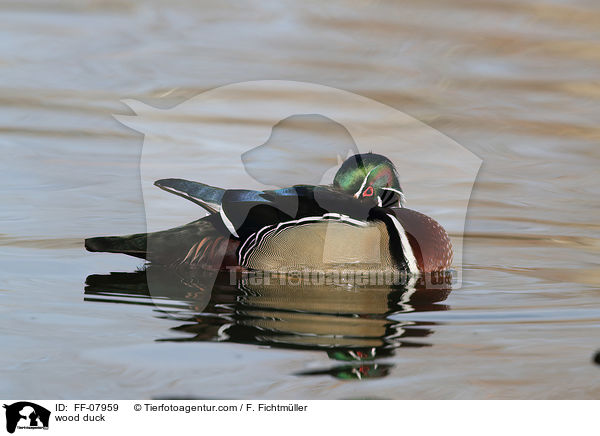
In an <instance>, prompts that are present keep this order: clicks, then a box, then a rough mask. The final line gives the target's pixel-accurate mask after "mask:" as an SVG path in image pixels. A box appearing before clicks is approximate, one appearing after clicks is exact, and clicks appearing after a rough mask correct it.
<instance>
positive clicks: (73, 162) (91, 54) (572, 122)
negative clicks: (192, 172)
mask: <svg viewBox="0 0 600 436" xmlns="http://www.w3.org/2000/svg"><path fill="white" fill-rule="evenodd" d="M0 15H1V16H2V18H3V20H2V21H3V23H4V24H3V26H2V28H1V29H0V147H1V151H2V153H1V156H2V158H1V159H0V182H1V183H0V198H1V200H2V206H1V207H0V225H1V227H0V271H1V281H0V301H1V302H2V304H1V307H0V311H1V312H2V314H1V315H0V325H1V330H0V331H1V333H0V344H1V345H2V349H3V351H4V352H3V353H2V354H1V356H0V367H2V373H3V376H2V377H1V381H0V397H4V398H24V397H26V398H157V397H160V398H165V397H171V396H172V397H196V398H255V397H263V398H319V399H325V398H329V399H339V398H396V399H400V398H481V399H486V398H598V397H600V372H599V371H600V368H599V367H598V366H594V364H593V363H592V357H593V355H594V353H595V352H596V351H597V349H599V348H600V341H599V339H598V338H599V336H600V335H599V327H600V300H599V290H600V269H599V265H598V255H599V253H600V225H599V224H598V208H599V206H600V200H599V199H598V198H599V197H598V195H597V194H598V186H599V182H600V176H599V174H598V167H599V160H600V159H599V158H600V151H599V150H600V148H599V146H598V143H599V141H600V128H599V127H598V126H599V125H600V124H599V121H600V120H599V113H600V112H599V110H598V109H599V103H600V91H599V90H600V86H599V83H598V77H600V45H599V44H598V40H599V38H600V9H599V8H598V5H597V4H596V3H594V2H591V1H585V0H573V1H550V0H544V1H530V2H524V1H517V2H509V1H504V0H493V1H488V0H486V1H483V0H482V1H468V2H467V1H436V2H434V1H423V0H419V1H416V0H415V1H403V2H401V3H397V2H368V1H346V2H343V1H334V2H328V3H327V5H320V6H319V8H309V7H307V6H306V5H305V4H301V3H298V2H273V3H271V2H267V3H261V4H260V5H250V4H244V3H242V4H240V3H236V4H235V5H233V4H231V5H228V6H227V7H225V6H224V5H223V4H222V3H221V2H210V1H209V2H204V3H203V4H202V5H201V6H200V5H197V4H195V3H193V2H189V1H185V0H183V1H180V2H175V3H173V4H172V5H169V6H166V5H165V4H163V3H161V2H154V1H148V2H134V1H127V0H114V1H110V2H107V1H100V0H90V1H84V2H81V1H74V0H73V1H66V2H60V3H58V2H56V3H54V2H42V1H36V0H33V1H28V2H20V1H19V2H17V1H15V2H4V3H3V4H2V6H0ZM262 79H285V80H299V81H306V82H315V83H319V84H323V85H327V86H332V87H336V88H340V89H345V90H348V91H351V92H354V93H357V94H360V95H364V96H367V97H369V98H372V99H375V100H378V101H381V102H383V103H385V104H388V105H390V106H392V107H395V108H397V109H398V110H401V111H404V112H406V113H408V114H410V115H412V116H413V117H415V118H417V119H419V120H421V121H423V122H425V123H426V124H428V125H429V126H431V127H433V128H435V129H437V130H439V131H441V132H442V133H444V134H445V135H447V136H449V137H450V138H452V139H454V140H455V141H457V142H458V143H460V144H461V145H463V146H464V147H465V148H467V149H468V150H470V151H471V152H473V153H475V154H476V155H477V156H479V157H480V158H481V159H482V160H483V166H482V168H481V170H480V172H479V176H478V179H477V183H476V184H475V188H474V191H473V195H472V197H471V201H470V208H469V214H468V219H467V222H466V227H465V231H466V234H465V247H464V264H463V271H464V275H463V286H462V287H461V288H460V289H455V290H452V292H450V293H449V294H448V295H445V296H444V298H441V299H440V298H434V299H433V300H431V299H429V300H425V301H419V302H414V301H411V300H410V298H409V299H408V300H405V301H403V300H402V299H403V297H402V295H403V292H404V291H403V290H399V289H378V290H373V292H370V293H368V294H365V293H364V292H360V290H358V291H357V290H348V289H345V290H339V289H322V290H318V289H304V290H303V291H297V292H299V293H298V294H289V293H285V292H284V291H283V290H281V289H252V288H251V287H250V288H249V287H248V286H245V285H244V284H243V283H235V284H233V285H232V284H229V283H226V284H225V285H223V286H222V287H220V288H218V289H216V290H214V291H213V292H212V293H211V295H210V298H209V299H208V300H203V299H202V297H203V295H204V294H202V292H200V291H198V292H200V293H199V294H197V295H196V294H194V292H191V293H190V290H189V284H190V283H189V280H188V281H186V285H185V286H184V287H183V288H177V287H174V288H171V292H172V294H169V295H168V298H167V297H165V298H164V301H162V304H160V305H155V304H154V303H153V302H152V300H149V299H148V297H147V295H145V294H144V280H143V274H144V272H140V271H138V272H136V270H139V269H140V267H141V263H140V262H139V261H138V260H135V259H130V258H127V257H125V256H118V255H105V254H89V253H86V252H85V251H84V249H83V238H85V237H87V236H91V235H94V236H95V235H107V234H125V233H132V232H140V231H145V214H144V204H143V201H142V194H141V188H140V176H139V159H140V154H141V147H142V137H141V135H140V134H139V133H136V132H134V131H132V130H131V129H129V128H127V127H125V126H123V125H122V124H120V123H119V122H117V121H116V120H115V119H114V118H113V117H112V114H130V111H129V109H128V108H127V107H126V106H125V105H124V104H123V103H121V102H120V100H121V99H124V98H135V99H138V100H142V101H144V102H146V103H148V104H152V105H155V106H158V107H163V108H168V107H171V106H173V105H175V104H177V103H179V102H181V101H184V100H186V99H188V98H191V97H193V96H195V95H197V94H198V93H200V92H202V91H205V90H208V89H211V88H214V87H216V86H221V85H225V84H228V83H234V82H240V81H247V80H262ZM227 152H228V150H227V149H223V150H220V151H219V153H220V155H221V156H222V159H223V160H224V161H226V160H227V159H228V158H229V155H228V154H227ZM276 159H277V157H276V156H275V155H274V156H273V163H272V168H273V169H276V168H278V167H280V166H281V165H279V164H278V163H277V160H276ZM315 162H321V161H319V160H318V158H317V159H316V160H315ZM321 163H322V162H321ZM263 169H264V168H263ZM267 169H268V165H267ZM219 175H221V176H222V177H226V178H227V182H228V183H234V182H235V180H236V179H235V178H236V177H237V176H236V174H226V175H224V174H222V171H221V173H220V169H219V168H215V169H214V174H212V175H211V174H209V175H207V177H217V176H219ZM198 179H201V177H200V176H199V177H198ZM448 179H449V180H452V174H448ZM405 189H406V190H407V192H410V184H408V185H407V186H405ZM444 189H445V186H443V185H441V186H439V189H438V190H437V191H436V190H433V191H432V192H430V193H429V195H428V197H427V198H416V199H415V198H413V200H412V201H413V205H417V206H419V208H423V209H426V210H427V212H428V213H430V214H431V215H432V216H433V217H436V216H439V217H443V216H445V215H446V214H448V213H450V212H451V211H452V207H453V205H452V203H451V202H444V201H443V200H440V199H443V198H444ZM410 201H411V199H410V196H409V202H410ZM409 204H410V203H409ZM182 207H183V206H182ZM449 211H450V212H449ZM173 213H174V214H177V213H178V212H173ZM455 230H456V229H450V231H451V233H453V234H456V231H455ZM111 273H122V274H123V275H118V274H116V275H115V274H112V275H111ZM86 280H87V285H86V283H85V282H86ZM192 282H193V280H192ZM177 292H180V294H177ZM438 297H439V296H438ZM154 301H156V298H155V300H154ZM128 303H131V304H128ZM315 329H316V331H315Z"/></svg>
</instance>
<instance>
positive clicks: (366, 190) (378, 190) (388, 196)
mask: <svg viewBox="0 0 600 436" xmlns="http://www.w3.org/2000/svg"><path fill="white" fill-rule="evenodd" d="M333 186H334V188H336V189H339V190H341V191H344V192H346V193H348V194H351V195H353V196H354V197H355V198H358V199H360V200H363V201H369V200H372V201H373V203H374V204H376V205H378V206H381V207H393V206H395V207H398V206H399V207H403V206H404V201H405V200H404V193H403V192H402V188H401V187H400V182H399V181H398V172H397V171H396V167H395V166H394V164H393V163H392V161H391V160H389V159H388V158H387V157H385V156H381V155H380V154H375V153H364V154H355V155H354V156H351V157H349V158H348V159H346V161H345V162H344V163H343V164H342V166H341V167H340V169H339V170H338V172H337V174H336V175H335V178H334V179H333Z"/></svg>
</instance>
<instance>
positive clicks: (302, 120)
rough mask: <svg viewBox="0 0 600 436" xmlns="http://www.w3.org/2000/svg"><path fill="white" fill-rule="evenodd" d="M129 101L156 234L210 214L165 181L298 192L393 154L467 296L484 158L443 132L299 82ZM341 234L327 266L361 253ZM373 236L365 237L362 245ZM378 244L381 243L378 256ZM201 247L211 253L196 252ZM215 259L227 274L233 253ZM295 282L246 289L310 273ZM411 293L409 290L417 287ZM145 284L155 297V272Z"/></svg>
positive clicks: (328, 234)
mask: <svg viewBox="0 0 600 436" xmlns="http://www.w3.org/2000/svg"><path fill="white" fill-rule="evenodd" d="M125 103H126V104H127V105H128V106H129V107H130V108H131V109H133V111H134V112H135V114H136V115H135V116H123V115H119V116H116V118H117V119H118V120H119V121H121V122H122V123H123V124H125V125H127V126H129V127H131V128H133V129H135V130H137V131H139V132H142V133H143V134H144V145H143V150H142V156H141V163H140V164H141V171H140V174H141V182H142V190H143V195H144V204H145V209H146V220H147V227H148V231H149V232H155V231H159V230H165V229H169V228H173V227H177V226H181V225H183V224H185V223H188V222H191V221H194V220H197V219H199V218H201V217H203V216H205V215H207V214H208V212H206V211H205V210H204V209H202V208H201V207H200V206H198V205H197V204H194V203H193V202H186V201H184V200H182V199H181V198H178V197H176V196H173V195H169V194H168V193H166V192H163V191H161V190H159V189H157V188H156V187H155V186H154V182H155V181H156V180H159V179H165V178H179V179H186V180H193V181H198V182H201V183H204V184H207V185H210V186H214V187H220V188H224V189H251V190H258V191H264V190H271V189H279V188H282V187H288V186H293V185H298V184H308V185H330V184H331V183H332V181H333V178H334V176H335V174H336V172H337V170H338V169H339V167H340V165H341V163H342V162H343V161H344V160H345V159H346V158H347V157H349V156H352V155H354V154H358V153H366V152H373V153H377V154H380V155H383V156H386V157H387V158H388V159H390V160H391V161H392V162H393V163H394V165H395V166H396V168H397V170H398V173H399V176H400V183H401V186H402V189H403V191H404V194H405V196H406V199H407V204H406V207H408V208H410V209H414V210H417V211H419V212H421V213H424V214H426V215H428V216H430V217H432V218H433V219H435V220H436V221H438V222H439V223H440V224H441V225H442V226H443V227H444V228H445V229H446V230H447V232H448V233H449V234H450V237H451V241H452V246H453V251H454V258H453V262H452V269H453V274H452V282H453V283H452V287H453V288H457V287H460V286H461V283H462V259H463V232H464V226H465V220H466V214H467V207H468V203H469V198H470V195H471V190H472V187H473V183H474V181H475V178H476V176H477V172H478V171H479V168H480V165H481V160H480V159H479V158H478V157H477V156H475V155H474V154H472V153H471V152H469V151H468V150H467V149H465V148H464V147H462V146H461V145H459V144H458V143H456V142H455V141H453V140H452V139H450V138H448V137H447V136H445V135H443V134H442V133H440V132H438V131H437V130H435V129H433V128H431V127H429V126H427V125H425V124H424V123H422V122H420V121H418V120H416V119H414V118H413V117H411V116H409V115H407V114H405V113H403V112H401V111H400V110H398V109H396V108H392V107H390V106H387V105H385V104H382V103H380V102H378V101H375V100H372V99H369V98H367V97H364V96H361V95H358V94H354V93H352V92H348V91H344V90H340V89H336V88H332V87H328V86H323V85H319V84H314V83H305V82H295V81H281V80H263V81H251V82H242V83H235V84H231V85H226V86H223V87H219V88H215V89H211V90H209V91H206V92H204V93H201V94H199V95H197V96H195V97H193V98H191V99H189V100H187V101H185V102H183V103H180V104H178V105H177V106H175V107H172V108H170V109H157V108H154V107H151V106H148V105H146V104H144V103H141V102H139V101H134V100H126V101H125ZM338 230H339V226H337V227H336V226H332V227H331V229H330V230H327V231H325V236H324V238H323V240H322V242H321V243H322V247H320V249H321V251H322V253H323V263H324V264H327V265H330V266H331V264H332V263H335V261H336V258H338V257H340V255H343V254H344V253H341V251H347V250H350V251H352V250H353V249H354V250H356V248H352V244H350V245H348V244H346V246H347V247H349V248H344V249H343V250H342V249H340V248H339V247H340V244H339V235H338V232H337V231H338ZM160 235H161V236H160V237H153V236H152V235H151V236H150V237H149V238H148V244H147V250H148V253H149V258H150V260H152V253H161V252H162V251H164V250H169V249H171V248H170V247H169V246H165V239H164V234H160ZM372 236H373V235H372V234H369V235H368V234H367V233H361V238H362V239H365V238H371V237H372ZM413 236H414V235H413ZM414 237H417V236H414ZM375 239H377V238H375ZM193 242H194V241H182V243H183V244H185V243H190V244H193ZM362 242H364V241H362ZM418 242H419V241H417V243H418ZM380 243H381V241H378V240H374V241H373V244H372V245H371V246H372V247H375V246H377V245H378V244H380ZM167 245H168V244H167ZM190 246H191V245H190ZM201 248H203V249H206V247H196V248H195V250H197V251H198V252H199V251H200V250H201ZM372 251H373V252H372V253H368V256H369V262H371V263H373V262H374V263H376V262H378V261H379V260H380V259H378V256H379V255H380V250H372ZM211 254H212V256H213V257H220V258H221V259H216V261H215V262H213V264H219V261H220V260H222V258H223V257H224V256H226V254H227V253H226V248H222V249H220V250H219V249H216V248H214V247H213V249H212V252H211ZM277 255H279V254H277ZM288 272H289V274H282V271H277V278H276V279H275V278H274V277H271V275H270V274H265V273H257V272H253V273H252V274H253V275H252V277H250V276H247V277H246V278H245V280H246V281H248V282H249V281H250V280H254V281H256V280H262V282H263V283H264V281H265V279H266V278H267V277H268V280H275V281H276V282H277V283H279V282H280V281H281V280H282V277H286V278H285V279H283V280H284V282H285V284H286V285H290V286H293V283H296V281H295V280H294V277H304V275H305V274H306V273H307V272H306V271H303V270H302V268H300V269H298V268H296V270H295V271H292V270H290V271H288ZM311 274H312V276H309V277H308V280H309V281H310V282H312V281H313V280H318V281H320V280H321V279H322V280H323V281H324V283H327V280H328V279H327V277H329V279H330V280H331V281H332V283H334V282H335V281H336V280H338V281H339V280H341V281H344V280H350V279H348V273H347V272H346V273H344V272H343V271H339V272H335V271H334V272H332V273H330V274H329V276H327V274H325V273H323V272H322V271H312V273H311ZM344 274H345V275H344ZM204 275H206V273H204ZM350 276H352V279H351V280H353V281H354V283H356V282H357V280H358V281H359V282H360V284H363V283H364V284H365V285H368V284H370V280H371V278H370V277H371V275H370V273H366V276H365V273H364V272H361V271H360V269H357V270H356V271H354V272H351V273H350ZM400 276H401V275H398V277H394V274H391V275H390V276H389V277H388V278H389V280H388V281H390V283H392V284H393V283H395V281H394V280H404V279H403V278H402V277H400ZM208 277H209V278H207V279H205V280H206V283H205V288H206V289H210V287H211V284H212V283H211V280H212V281H214V280H215V279H216V277H217V272H216V271H215V272H214V274H213V275H212V276H210V275H209V276H208ZM210 277H212V278H210ZM365 277H366V279H365ZM379 279H381V280H379ZM438 279H439V280H441V282H443V283H441V284H440V286H447V283H446V282H447V281H448V276H447V275H446V273H444V275H443V277H442V278H441V279H440V278H436V279H434V282H436V283H433V282H432V283H430V284H432V285H436V284H437V281H438ZM290 280H291V281H290ZM365 280H366V283H365ZM374 280H375V284H379V281H381V282H382V283H387V282H386V280H387V279H386V278H385V274H383V275H382V274H377V273H375V275H374ZM404 281H405V282H406V281H407V280H404ZM301 282H303V280H300V281H299V282H298V283H301ZM319 283H320V282H319ZM408 284H412V283H411V282H410V280H408ZM148 286H149V290H150V293H151V294H152V287H153V280H152V275H151V274H149V276H148Z"/></svg>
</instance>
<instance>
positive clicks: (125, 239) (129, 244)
mask: <svg viewBox="0 0 600 436" xmlns="http://www.w3.org/2000/svg"><path fill="white" fill-rule="evenodd" d="M147 243H148V234H147V233H137V234H135V235H128V236H100V237H97V238H87V239H86V240H85V248H86V250H87V251H95V252H104V253H123V254H128V255H129V256H134V257H139V258H142V259H146V255H147V251H146V246H147Z"/></svg>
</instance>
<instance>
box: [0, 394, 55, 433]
mask: <svg viewBox="0 0 600 436" xmlns="http://www.w3.org/2000/svg"><path fill="white" fill-rule="evenodd" d="M4 408H5V409H6V431H8V432H9V433H14V432H15V430H16V429H19V430H48V425H49V424H50V411H49V410H48V409H46V408H44V407H42V406H40V405H38V404H35V403H30V402H28V401H19V402H17V403H13V404H10V405H7V404H5V405H4Z"/></svg>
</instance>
